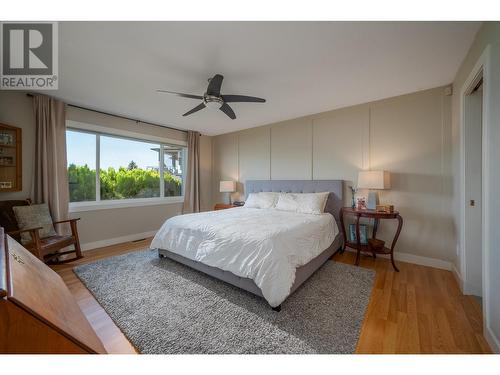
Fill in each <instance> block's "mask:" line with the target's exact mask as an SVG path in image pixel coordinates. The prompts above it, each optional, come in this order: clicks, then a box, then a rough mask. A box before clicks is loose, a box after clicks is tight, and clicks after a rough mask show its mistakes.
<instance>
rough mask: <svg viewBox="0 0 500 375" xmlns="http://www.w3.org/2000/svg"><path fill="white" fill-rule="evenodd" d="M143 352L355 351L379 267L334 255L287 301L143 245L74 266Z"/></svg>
mask: <svg viewBox="0 0 500 375" xmlns="http://www.w3.org/2000/svg"><path fill="white" fill-rule="evenodd" d="M74 272H75V273H76V274H77V275H78V277H79V278H80V279H81V280H82V282H83V283H84V284H85V285H86V286H87V288H88V289H89V290H90V291H91V292H92V294H93V295H94V296H95V298H96V299H97V301H99V303H100V304H101V305H102V306H103V308H104V309H105V310H106V312H107V313H108V314H109V316H110V317H111V318H112V319H113V321H114V322H115V323H116V324H117V326H118V327H120V329H121V330H122V331H123V333H124V334H125V336H127V337H128V339H129V340H130V341H131V342H132V344H133V345H134V346H135V347H136V348H137V349H138V350H139V351H140V352H141V353H149V354H181V353H214V354H215V353H220V354H223V353H234V354H239V353H252V354H268V353H269V354H273V353H274V354H282V353H290V354H292V353H294V354H300V353H353V352H354V351H355V349H356V344H357V341H358V337H359V333H360V330H361V325H362V323H363V318H364V315H365V311H366V307H367V306H368V302H369V299H370V294H371V291H372V287H373V283H374V277H375V272H374V271H372V270H368V269H364V268H360V267H354V266H351V265H348V264H342V263H336V262H333V261H328V262H326V264H325V265H324V266H323V267H322V268H321V269H319V270H318V271H317V272H316V273H315V274H314V275H313V276H311V278H310V279H309V280H308V281H306V282H305V283H304V284H303V285H302V286H301V287H300V288H299V289H298V290H297V291H296V292H295V293H294V294H292V295H291V296H290V297H289V298H288V299H287V300H286V301H285V302H283V304H282V310H281V312H275V311H273V310H271V308H270V307H269V305H268V304H267V302H266V301H265V300H264V299H262V298H259V297H256V296H254V295H252V294H250V293H248V292H245V291H243V290H241V289H238V288H236V287H233V286H231V285H229V284H227V283H224V282H222V281H218V280H216V279H214V278H212V277H210V276H207V275H205V274H203V273H201V272H198V271H195V270H193V269H191V268H189V267H186V266H184V265H182V264H180V263H177V262H175V261H173V260H170V259H166V258H164V259H160V258H158V252H157V251H156V250H145V251H139V252H134V253H130V254H126V255H122V256H117V257H113V258H108V259H104V260H101V261H98V262H95V263H90V264H86V265H82V266H79V267H76V268H75V269H74Z"/></svg>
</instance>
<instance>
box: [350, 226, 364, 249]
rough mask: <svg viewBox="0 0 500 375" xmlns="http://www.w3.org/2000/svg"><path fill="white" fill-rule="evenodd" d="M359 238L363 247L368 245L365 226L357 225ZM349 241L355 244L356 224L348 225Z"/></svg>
mask: <svg viewBox="0 0 500 375" xmlns="http://www.w3.org/2000/svg"><path fill="white" fill-rule="evenodd" d="M359 237H360V242H361V244H363V245H366V244H367V243H368V226H367V225H366V224H359ZM349 241H350V242H357V238H356V224H349Z"/></svg>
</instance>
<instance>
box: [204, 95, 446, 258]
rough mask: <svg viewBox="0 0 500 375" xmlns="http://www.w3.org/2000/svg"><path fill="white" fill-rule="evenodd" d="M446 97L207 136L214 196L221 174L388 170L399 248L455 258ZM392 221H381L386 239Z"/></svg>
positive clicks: (351, 179)
mask: <svg viewBox="0 0 500 375" xmlns="http://www.w3.org/2000/svg"><path fill="white" fill-rule="evenodd" d="M450 108H451V97H449V96H446V95H445V94H444V88H443V87H440V88H435V89H432V90H426V91H421V92H417V93H414V94H410V95H404V96H400V97H396V98H392V99H387V100H382V101H377V102H373V103H368V104H364V105H358V106H354V107H349V108H344V109H340V110H335V111H331V112H325V113H320V114H317V115H312V116H307V117H303V118H299V119H294V120H290V121H285V122H281V123H276V124H272V125H268V126H263V127H259V128H253V129H249V130H244V131H240V132H235V133H230V134H224V135H220V136H217V137H214V139H213V179H212V181H213V186H212V190H213V201H214V203H215V202H220V201H222V200H223V199H227V198H226V197H224V196H223V195H221V194H220V193H218V186H217V184H218V182H219V181H220V180H223V179H234V180H237V181H239V183H240V184H239V192H238V193H237V194H234V198H239V197H242V196H243V193H244V191H243V184H244V182H245V181H246V180H247V179H305V180H307V179H343V180H346V181H347V183H346V191H345V203H346V204H348V203H349V199H350V193H349V192H348V191H347V186H348V185H351V184H353V183H355V182H356V179H357V173H358V171H359V170H360V169H363V168H372V169H387V170H389V171H390V172H392V177H393V178H392V180H393V181H392V189H391V190H388V191H382V192H381V193H380V198H381V201H382V202H385V203H391V204H394V205H395V206H396V208H397V209H398V210H400V211H401V214H402V216H403V217H404V220H405V224H404V228H403V232H402V234H401V238H400V240H399V242H398V246H397V251H399V252H404V253H408V254H412V255H417V256H423V257H430V258H436V259H440V260H444V261H449V260H451V259H453V254H454V250H453V249H454V241H455V238H454V230H453V217H452V212H451V198H452V191H451V184H450V181H451V119H450V116H451V109H450ZM394 229H395V225H393V224H390V223H387V222H386V223H383V225H382V228H381V231H380V234H381V236H382V238H385V239H389V238H390V236H391V235H392V231H393V230H394Z"/></svg>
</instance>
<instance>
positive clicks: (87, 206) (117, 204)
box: [69, 196, 184, 212]
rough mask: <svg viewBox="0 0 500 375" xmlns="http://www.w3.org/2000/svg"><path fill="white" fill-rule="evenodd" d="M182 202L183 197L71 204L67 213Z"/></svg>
mask: <svg viewBox="0 0 500 375" xmlns="http://www.w3.org/2000/svg"><path fill="white" fill-rule="evenodd" d="M182 202H184V197H183V196H179V197H164V198H136V199H120V200H109V201H99V202H95V201H91V202H72V203H70V204H69V212H84V211H99V210H109V209H115V208H127V207H143V206H158V205H163V204H177V203H182Z"/></svg>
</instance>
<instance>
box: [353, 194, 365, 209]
mask: <svg viewBox="0 0 500 375" xmlns="http://www.w3.org/2000/svg"><path fill="white" fill-rule="evenodd" d="M357 201H358V204H357V206H356V207H353V208H356V209H358V210H366V199H365V198H364V197H361V198H358V199H357Z"/></svg>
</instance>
